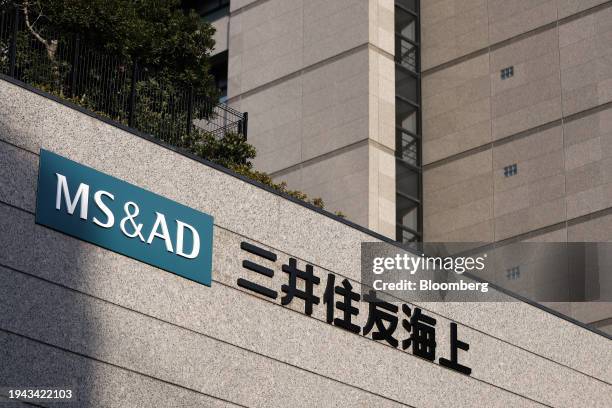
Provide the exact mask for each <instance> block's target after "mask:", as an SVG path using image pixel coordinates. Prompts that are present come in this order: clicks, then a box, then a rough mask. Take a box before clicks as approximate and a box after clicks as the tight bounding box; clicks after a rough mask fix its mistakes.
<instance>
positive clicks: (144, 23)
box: [0, 0, 344, 217]
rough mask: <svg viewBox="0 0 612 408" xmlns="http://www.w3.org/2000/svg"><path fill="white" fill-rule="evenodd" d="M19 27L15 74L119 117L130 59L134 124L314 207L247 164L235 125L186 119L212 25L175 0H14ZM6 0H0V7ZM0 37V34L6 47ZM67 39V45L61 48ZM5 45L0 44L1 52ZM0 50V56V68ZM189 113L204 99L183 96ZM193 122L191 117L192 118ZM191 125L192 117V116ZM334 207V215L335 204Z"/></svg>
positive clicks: (198, 94)
mask: <svg viewBox="0 0 612 408" xmlns="http://www.w3.org/2000/svg"><path fill="white" fill-rule="evenodd" d="M14 3H15V4H17V6H18V7H19V8H20V9H21V11H22V13H23V16H24V18H25V25H26V28H27V30H23V31H20V33H19V36H18V41H17V50H18V55H19V58H18V66H19V75H20V79H22V80H24V81H25V82H28V83H30V84H31V85H33V86H36V87H38V88H40V89H42V90H44V91H47V92H50V93H53V94H55V95H57V96H60V97H62V98H66V99H69V100H71V101H72V102H74V103H76V104H78V105H81V106H83V107H85V108H87V109H89V110H92V111H94V112H96V113H98V114H101V115H103V116H106V117H109V118H111V119H113V120H116V121H119V122H122V123H124V124H127V123H128V117H129V116H130V112H129V106H128V103H127V102H126V101H127V98H129V95H130V89H131V80H130V78H131V75H132V74H131V69H132V67H133V64H134V63H135V62H137V64H138V67H139V70H140V71H142V72H143V73H144V74H139V76H137V77H135V78H136V79H135V80H136V94H137V99H138V101H137V103H136V105H135V112H134V115H133V117H134V120H135V123H134V126H135V127H136V128H137V129H139V130H141V131H144V132H147V133H150V134H152V135H155V136H156V137H157V138H159V139H161V140H164V141H166V142H168V143H170V144H173V145H175V146H177V147H180V148H182V149H185V150H186V151H189V152H191V153H193V154H195V155H197V156H199V157H202V158H204V159H207V160H210V161H212V162H214V163H217V164H219V165H221V166H224V167H226V168H229V169H231V170H233V171H235V172H237V173H239V174H241V175H244V176H246V177H248V178H251V179H253V180H255V181H258V182H260V183H262V184H264V185H267V186H269V187H271V188H273V189H275V190H277V191H280V192H282V193H285V194H288V195H290V196H292V197H294V198H297V199H299V200H303V201H306V202H309V203H311V204H312V205H314V206H316V207H319V208H324V203H323V200H322V199H321V198H314V199H309V198H308V196H307V195H306V194H305V193H303V192H301V191H297V190H290V189H288V188H287V184H286V183H285V182H280V183H276V182H274V181H273V179H272V178H271V177H270V176H269V175H268V174H266V173H264V172H261V171H257V170H255V169H254V168H253V165H252V162H251V160H252V159H254V158H255V156H256V150H255V148H254V147H253V146H252V145H250V144H249V143H248V142H247V140H246V138H245V137H244V136H242V135H240V134H237V133H231V132H230V133H226V134H224V135H214V134H212V133H209V132H206V131H203V130H202V129H199V128H198V127H197V126H192V127H191V129H189V131H188V129H187V124H188V123H190V121H189V118H188V116H187V115H188V113H187V111H188V110H187V109H186V106H187V104H188V100H192V101H193V98H194V97H195V98H200V100H207V101H210V100H216V99H217V98H218V90H217V89H216V87H215V83H214V78H213V77H212V76H211V75H210V73H209V69H210V51H211V50H212V48H213V47H214V40H213V34H214V28H213V27H212V26H211V25H210V24H209V23H207V22H204V21H203V20H202V19H201V18H200V16H199V15H197V14H196V13H195V12H194V11H189V12H186V11H185V10H184V9H183V8H182V7H181V1H180V0H137V1H135V0H19V1H16V2H14ZM12 4H13V1H11V0H0V6H2V7H3V8H4V9H6V8H8V7H9V6H12ZM75 36H78V38H79V40H80V41H81V43H82V44H84V45H85V46H81V48H82V50H81V51H80V58H82V59H83V61H88V63H87V64H83V63H81V66H80V67H79V71H80V72H81V74H80V75H81V76H82V77H84V78H86V80H85V81H82V83H79V86H77V87H75V89H71V88H72V86H71V85H68V84H69V83H70V75H71V71H72V62H73V59H74V58H75V55H76V54H74V52H75V51H74V47H72V45H71V44H73V40H74V38H75ZM6 46H7V44H4V43H0V48H2V49H6ZM71 47H72V48H71ZM5 54H6V53H2V55H5ZM6 63H7V61H6V58H2V57H0V68H2V69H4V66H5V65H6ZM192 106H193V108H192V114H193V117H194V118H204V119H206V118H209V117H211V116H212V115H214V112H213V110H214V105H212V104H210V103H208V102H207V103H202V104H192ZM196 122H197V121H196ZM196 125H197V123H196ZM337 215H339V216H342V217H343V216H344V215H343V214H341V213H337Z"/></svg>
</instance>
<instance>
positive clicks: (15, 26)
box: [9, 4, 19, 78]
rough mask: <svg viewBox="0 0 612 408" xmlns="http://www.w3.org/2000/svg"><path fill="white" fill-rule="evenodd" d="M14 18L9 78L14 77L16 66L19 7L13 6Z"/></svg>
mask: <svg viewBox="0 0 612 408" xmlns="http://www.w3.org/2000/svg"><path fill="white" fill-rule="evenodd" d="M14 7H15V16H14V18H13V34H12V35H11V43H10V45H9V47H10V49H9V76H10V77H13V78H14V77H15V68H16V65H17V33H18V28H19V7H17V4H14Z"/></svg>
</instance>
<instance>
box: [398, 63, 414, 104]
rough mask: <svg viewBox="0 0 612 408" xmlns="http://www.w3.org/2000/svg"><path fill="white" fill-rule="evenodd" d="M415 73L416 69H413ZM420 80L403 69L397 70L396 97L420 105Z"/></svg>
mask: <svg viewBox="0 0 612 408" xmlns="http://www.w3.org/2000/svg"><path fill="white" fill-rule="evenodd" d="M413 71H414V69H413ZM418 81H419V79H418V77H417V76H416V75H414V74H411V73H410V72H409V71H408V70H405V69H403V68H401V67H396V68H395V95H397V96H399V97H401V98H404V99H407V100H409V101H411V102H414V103H418V99H419V91H418V86H419V83H418Z"/></svg>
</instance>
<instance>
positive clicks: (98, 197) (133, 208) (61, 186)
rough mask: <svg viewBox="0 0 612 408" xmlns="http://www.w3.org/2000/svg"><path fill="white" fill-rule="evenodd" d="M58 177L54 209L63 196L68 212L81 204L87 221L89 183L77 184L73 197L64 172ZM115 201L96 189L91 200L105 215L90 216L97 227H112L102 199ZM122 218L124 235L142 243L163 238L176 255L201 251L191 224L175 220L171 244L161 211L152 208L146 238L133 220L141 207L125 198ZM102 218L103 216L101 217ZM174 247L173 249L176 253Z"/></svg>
mask: <svg viewBox="0 0 612 408" xmlns="http://www.w3.org/2000/svg"><path fill="white" fill-rule="evenodd" d="M55 175H56V176H57V190H56V191H57V192H56V196H55V209H56V210H58V211H60V210H61V208H62V197H63V202H64V204H65V207H66V211H67V212H68V214H70V215H74V212H75V210H76V208H77V205H79V204H80V209H79V217H80V218H81V219H83V220H86V221H87V220H88V209H89V190H90V187H89V185H87V184H85V183H81V184H79V187H78V188H77V191H76V193H75V194H74V196H71V195H70V189H69V187H68V180H67V179H66V177H65V176H64V175H63V174H60V173H55ZM104 199H106V200H107V202H110V201H115V196H114V195H113V194H112V193H110V192H108V191H104V190H99V191H96V192H95V193H94V195H93V201H94V204H95V205H96V207H97V208H98V209H99V210H100V211H101V212H102V213H103V214H104V216H105V218H106V219H104V220H100V219H98V218H97V217H93V220H92V221H93V223H94V224H95V225H97V226H98V227H100V228H112V227H113V226H114V225H115V214H113V211H112V210H111V208H110V207H109V205H108V204H107V203H105V202H104ZM123 210H124V213H125V214H124V215H125V216H124V217H123V218H122V219H121V222H120V223H119V230H120V231H121V233H122V234H123V235H125V236H126V237H127V238H130V239H131V238H136V237H138V238H139V239H140V240H141V241H142V242H145V243H146V244H149V245H150V244H151V243H152V242H153V240H154V239H156V238H158V239H161V240H163V241H164V245H165V247H166V250H167V251H168V252H172V253H175V254H176V255H178V256H181V257H183V258H187V259H194V258H197V257H198V255H199V253H200V235H199V233H198V231H197V230H196V229H195V228H194V227H193V226H191V225H189V224H187V223H185V222H183V221H180V220H175V222H176V237H174V238H175V240H174V242H175V244H173V241H172V237H171V235H170V231H169V229H168V223H167V222H166V216H165V215H164V214H163V213H160V212H157V211H155V222H154V223H153V227H152V228H151V230H150V232H149V234H148V238H147V239H146V241H145V238H144V236H143V233H142V229H143V224H141V223H138V222H136V217H138V215H139V214H140V207H139V206H138V204H137V203H135V202H133V201H128V202H126V203H125V204H124V205H123ZM102 218H104V217H102ZM185 230H189V234H190V235H191V238H192V241H193V243H192V245H191V249H190V250H187V249H186V248H185V247H184V246H185ZM175 248H176V252H175Z"/></svg>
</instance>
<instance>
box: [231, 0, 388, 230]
mask: <svg viewBox="0 0 612 408" xmlns="http://www.w3.org/2000/svg"><path fill="white" fill-rule="evenodd" d="M393 24H394V20H393V1H392V0H358V1H355V0H342V1H324V0H317V1H312V0H267V1H262V0H259V1H242V2H236V1H232V2H231V15H230V23H229V75H228V82H229V84H228V97H229V102H230V104H231V105H233V106H234V107H236V108H237V109H239V110H241V111H245V112H249V141H250V142H251V143H253V144H254V146H255V147H256V148H257V151H258V156H257V159H256V160H255V164H256V166H257V168H259V169H261V170H263V171H266V172H269V173H271V174H272V175H273V177H274V178H275V179H276V180H278V181H281V180H284V181H287V182H288V184H289V186H290V187H291V188H294V189H301V190H303V191H305V192H306V193H308V194H309V196H311V197H317V196H319V197H322V198H323V199H324V201H325V203H326V204H327V207H328V208H329V209H331V210H333V211H336V210H340V211H342V212H343V213H344V214H346V215H347V216H348V218H349V219H350V220H352V221H354V222H357V223H358V224H360V225H364V226H369V227H370V228H372V229H374V230H376V231H378V232H380V233H382V234H384V235H388V236H394V234H395V192H394V188H393V189H392V190H390V189H387V188H386V187H385V186H386V185H387V184H391V185H394V183H395V181H394V180H395V170H394V166H395V162H394V159H393V151H394V149H395V139H394V137H395V136H394V135H395V129H394V125H393V124H394V119H395V99H394V96H395V88H394V87H395V75H394V72H395V71H394V69H395V68H394V63H393V52H394V37H393ZM373 156H375V157H373ZM389 178H391V179H389ZM387 190H388V191H387Z"/></svg>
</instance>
